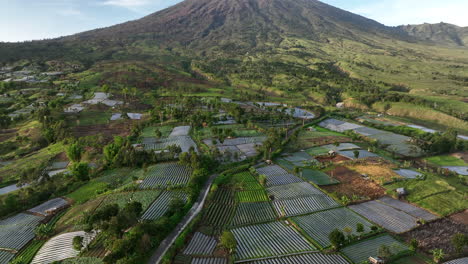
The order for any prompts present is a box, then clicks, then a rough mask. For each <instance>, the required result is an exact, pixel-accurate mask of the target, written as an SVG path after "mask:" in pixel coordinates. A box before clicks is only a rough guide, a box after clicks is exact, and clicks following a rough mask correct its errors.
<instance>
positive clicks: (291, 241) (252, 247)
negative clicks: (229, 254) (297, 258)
mask: <svg viewBox="0 0 468 264" xmlns="http://www.w3.org/2000/svg"><path fill="white" fill-rule="evenodd" d="M232 233H233V234H234V236H235V238H236V241H237V242H238V245H237V250H236V259H239V260H242V259H252V258H260V257H267V256H275V255H284V254H290V253H298V252H304V251H310V250H314V247H313V246H312V245H310V244H309V243H308V242H307V241H306V240H305V239H304V238H303V237H302V236H301V235H300V234H299V233H298V232H297V231H296V230H294V229H293V228H291V227H289V226H286V225H284V224H282V223H280V222H272V223H266V224H259V225H253V226H246V227H239V228H236V229H233V230H232Z"/></svg>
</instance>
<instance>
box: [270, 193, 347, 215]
mask: <svg viewBox="0 0 468 264" xmlns="http://www.w3.org/2000/svg"><path fill="white" fill-rule="evenodd" d="M273 206H274V208H275V210H276V213H277V214H278V215H279V216H296V215H303V214H308V213H313V212H317V211H322V210H326V209H331V208H335V207H339V206H340V205H339V204H338V203H337V202H335V201H334V200H333V199H332V198H330V197H328V196H327V195H325V194H323V195H313V196H309V197H302V198H295V199H288V200H275V201H273Z"/></svg>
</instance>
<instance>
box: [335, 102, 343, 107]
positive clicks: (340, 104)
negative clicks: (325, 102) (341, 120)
mask: <svg viewBox="0 0 468 264" xmlns="http://www.w3.org/2000/svg"><path fill="white" fill-rule="evenodd" d="M336 107H337V108H344V107H345V103H344V102H340V103H337V104H336Z"/></svg>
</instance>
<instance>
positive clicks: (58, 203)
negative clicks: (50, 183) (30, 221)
mask: <svg viewBox="0 0 468 264" xmlns="http://www.w3.org/2000/svg"><path fill="white" fill-rule="evenodd" d="M67 205H68V201H67V200H65V199H63V198H55V199H52V200H49V201H47V202H45V203H43V204H41V205H39V206H36V207H34V208H32V209H29V210H28V211H29V212H32V213H36V214H40V215H43V216H48V215H49V214H51V213H53V212H55V211H57V210H60V209H61V208H63V207H65V206H67Z"/></svg>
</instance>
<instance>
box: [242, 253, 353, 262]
mask: <svg viewBox="0 0 468 264" xmlns="http://www.w3.org/2000/svg"><path fill="white" fill-rule="evenodd" d="M244 263H248V264H305V263H307V264H348V263H349V262H348V261H347V260H346V259H345V258H343V257H342V256H340V255H338V254H322V253H309V254H300V255H293V256H287V257H279V258H269V259H263V260H252V261H248V262H244Z"/></svg>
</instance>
